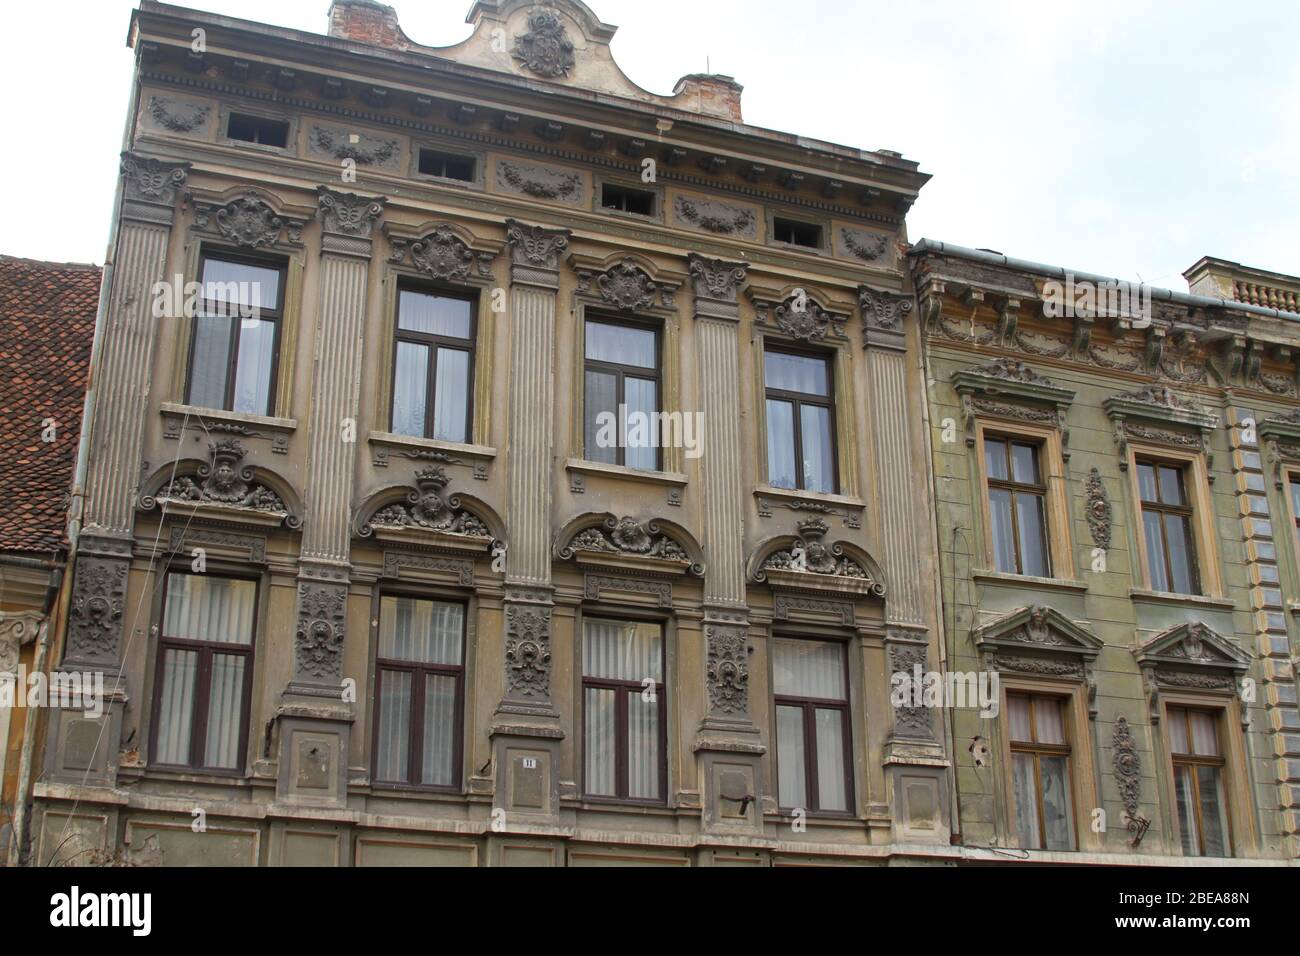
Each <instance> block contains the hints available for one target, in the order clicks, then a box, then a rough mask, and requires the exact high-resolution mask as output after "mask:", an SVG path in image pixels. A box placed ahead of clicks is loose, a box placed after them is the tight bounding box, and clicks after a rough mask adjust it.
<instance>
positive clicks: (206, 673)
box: [149, 568, 262, 777]
mask: <svg viewBox="0 0 1300 956" xmlns="http://www.w3.org/2000/svg"><path fill="white" fill-rule="evenodd" d="M173 574H179V575H184V576H186V577H196V578H201V577H213V578H225V579H229V580H238V581H252V582H253V586H254V587H255V588H256V590H255V591H254V592H253V633H252V634H250V635H249V636H248V643H247V644H223V643H220V642H218V641H196V640H191V639H189V638H182V637H169V636H168V635H167V634H166V632H165V631H164V628H165V627H166V622H167V579H168V578H170V577H171V576H172V575H173ZM261 598H262V582H261V580H260V579H259V578H258V577H256V576H253V575H247V574H220V573H212V574H195V573H193V572H191V571H187V570H183V569H181V568H168V569H167V571H166V573H165V575H164V576H163V588H162V603H161V604H160V606H159V615H158V647H157V649H156V651H155V655H154V687H153V702H152V704H151V706H150V725H151V729H150V731H149V753H150V755H151V757H153V763H152V766H154V767H155V768H157V769H160V770H182V771H184V770H190V771H194V772H197V773H204V774H215V775H220V776H226V777H242V776H243V775H244V773H245V771H246V770H247V768H248V737H249V723H250V722H251V720H252V716H253V715H252V705H253V668H254V667H255V666H256V664H257V657H256V648H257V622H258V609H259V606H260V602H261ZM168 650H181V651H197V652H198V657H199V660H198V667H197V669H196V672H195V678H194V702H193V705H192V707H193V711H192V714H193V716H192V717H191V722H190V759H189V761H188V762H187V763H183V764H173V763H161V762H159V761H158V760H157V756H156V755H157V753H158V732H159V730H161V729H162V728H161V724H160V722H161V718H162V691H163V675H164V674H165V673H166V664H167V651H168ZM215 653H220V654H229V655H231V656H236V655H238V656H242V657H245V658H246V662H245V664H244V689H243V693H242V695H241V697H240V728H239V758H240V762H239V766H237V767H233V768H232V767H209V766H206V765H205V764H204V763H203V756H204V751H205V750H206V748H207V737H208V710H209V704H210V703H211V698H212V656H213V654H215Z"/></svg>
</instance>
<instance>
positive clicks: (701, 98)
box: [673, 73, 744, 123]
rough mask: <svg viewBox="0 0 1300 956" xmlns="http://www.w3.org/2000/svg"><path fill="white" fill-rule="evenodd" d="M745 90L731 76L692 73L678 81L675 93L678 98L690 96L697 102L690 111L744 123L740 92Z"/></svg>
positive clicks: (674, 88)
mask: <svg viewBox="0 0 1300 956" xmlns="http://www.w3.org/2000/svg"><path fill="white" fill-rule="evenodd" d="M743 89H744V87H743V86H741V85H740V84H739V83H737V82H736V81H735V80H734V79H733V78H732V77H730V76H723V75H722V74H720V73H691V74H688V75H687V76H683V77H682V78H681V79H680V80H678V81H677V85H676V86H675V87H673V93H674V95H676V96H681V95H682V94H688V95H689V96H690V97H692V98H693V99H694V101H695V102H694V103H692V104H691V105H689V106H688V107H687V108H688V109H694V110H696V111H698V112H700V113H704V114H706V115H708V116H721V117H722V118H723V119H729V120H734V121H735V122H737V123H743V122H744V120H743V119H741V116H740V92H741V90H743Z"/></svg>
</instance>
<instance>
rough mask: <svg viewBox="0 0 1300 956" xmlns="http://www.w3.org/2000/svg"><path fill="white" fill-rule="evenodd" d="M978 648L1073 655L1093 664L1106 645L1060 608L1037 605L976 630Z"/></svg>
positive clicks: (993, 650) (1007, 614)
mask: <svg viewBox="0 0 1300 956" xmlns="http://www.w3.org/2000/svg"><path fill="white" fill-rule="evenodd" d="M971 633H972V635H973V636H974V638H975V645H976V646H977V647H978V648H979V649H980V651H981V652H984V653H997V652H1000V651H1008V652H1013V653H1016V654H1021V653H1024V652H1030V653H1033V652H1047V653H1051V654H1069V655H1072V656H1074V657H1076V658H1082V659H1083V660H1084V661H1091V660H1093V659H1095V658H1096V657H1097V655H1098V654H1100V653H1101V649H1102V648H1103V647H1104V646H1105V645H1104V643H1103V642H1102V641H1101V639H1100V638H1098V637H1096V636H1095V635H1093V634H1092V633H1091V632H1089V631H1087V630H1085V629H1084V628H1082V627H1080V626H1079V625H1078V624H1076V623H1075V622H1074V621H1072V620H1070V619H1069V618H1068V617H1066V616H1065V615H1064V614H1062V613H1061V612H1060V611H1058V610H1056V608H1052V607H1046V606H1044V605H1040V604H1036V605H1032V606H1030V607H1019V608H1016V609H1015V610H1012V611H1008V612H1006V613H1005V614H1002V615H1001V616H999V617H996V618H994V619H993V620H991V621H986V622H985V623H983V624H981V625H979V626H978V627H976V628H975V629H974V630H973V631H972V632H971Z"/></svg>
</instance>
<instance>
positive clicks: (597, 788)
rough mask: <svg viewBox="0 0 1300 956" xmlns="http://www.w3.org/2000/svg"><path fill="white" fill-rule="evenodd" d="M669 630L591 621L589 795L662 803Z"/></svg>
mask: <svg viewBox="0 0 1300 956" xmlns="http://www.w3.org/2000/svg"><path fill="white" fill-rule="evenodd" d="M663 643H664V642H663V628H662V627H660V626H659V625H658V624H655V623H649V622H644V621H614V620H608V619H605V618H587V619H586V620H585V622H584V624H583V640H582V713H583V781H584V783H583V791H584V792H585V793H586V794H587V795H588V796H590V797H597V798H602V799H610V800H631V801H644V802H647V803H662V802H663V800H664V794H665V792H666V789H667V779H668V764H667V759H666V745H667V739H668V735H667V726H666V723H665V722H666V719H667V713H668V711H667V706H666V702H665V698H664V694H665V692H664V647H663Z"/></svg>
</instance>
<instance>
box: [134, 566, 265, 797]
mask: <svg viewBox="0 0 1300 956" xmlns="http://www.w3.org/2000/svg"><path fill="white" fill-rule="evenodd" d="M256 612H257V582H256V581H252V580H247V579H244V578H223V577H217V576H215V575H202V574H187V573H183V572H179V571H173V572H170V573H168V575H167V581H166V590H165V591H164V593H163V609H162V627H161V628H160V629H159V638H158V672H157V677H156V682H157V688H158V690H157V696H156V698H155V700H154V710H153V715H154V741H153V744H154V746H153V760H154V763H155V764H158V765H159V766H168V767H187V768H191V769H194V770H217V771H233V772H238V771H242V770H243V769H244V756H245V753H246V752H247V749H248V706H249V696H250V694H251V691H252V686H253V627H254V623H253V622H254V619H255V617H256Z"/></svg>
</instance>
